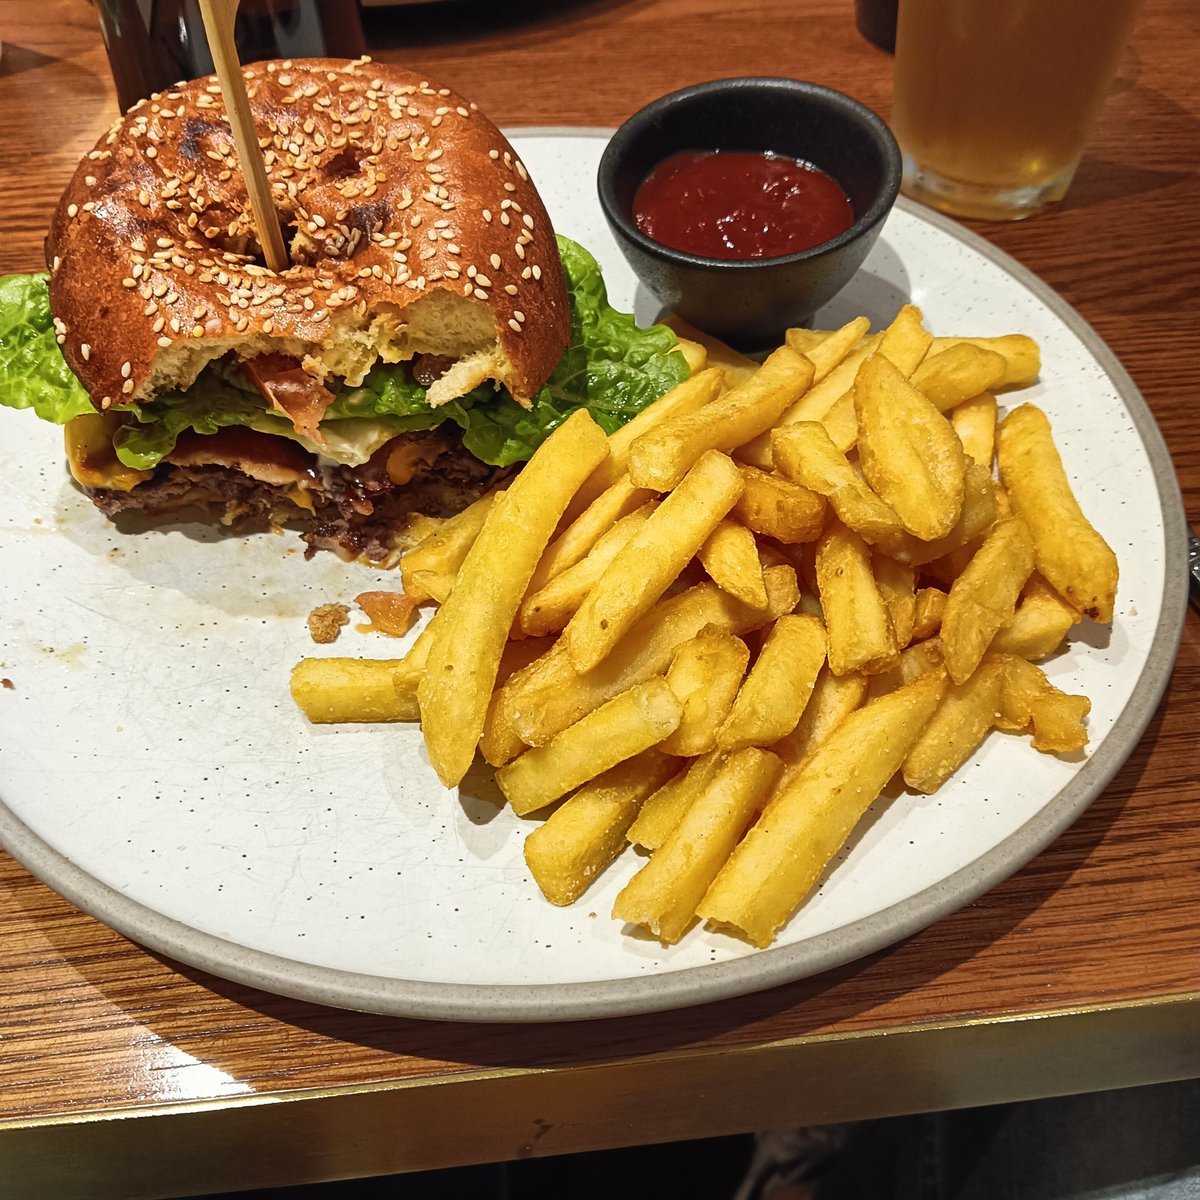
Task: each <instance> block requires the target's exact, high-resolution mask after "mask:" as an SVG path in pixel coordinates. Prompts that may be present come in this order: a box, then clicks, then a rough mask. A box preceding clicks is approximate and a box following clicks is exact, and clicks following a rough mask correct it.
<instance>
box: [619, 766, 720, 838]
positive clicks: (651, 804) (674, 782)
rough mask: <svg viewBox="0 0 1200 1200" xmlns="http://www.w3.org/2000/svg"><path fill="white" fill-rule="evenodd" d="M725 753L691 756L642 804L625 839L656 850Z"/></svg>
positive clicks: (704, 785)
mask: <svg viewBox="0 0 1200 1200" xmlns="http://www.w3.org/2000/svg"><path fill="white" fill-rule="evenodd" d="M724 757H725V756H724V755H723V754H722V753H721V752H720V751H714V752H712V753H709V754H705V755H702V756H701V757H700V758H693V759H689V760H688V765H687V766H685V767H684V768H683V770H682V771H679V772H678V773H676V774H675V775H674V776H672V778H670V779H669V780H667V782H666V783H664V784H663V785H662V786H661V787H660V788H659V789H658V791H656V792H655V793H654V794H653V795H652V796H650V797H649V799H647V800H646V801H645V803H644V804H643V805H642V811H641V812H639V813H638V815H637V819H636V820H635V821H634V823H633V824H632V825H631V826H630V827H629V832H628V833H627V834H626V835H625V837H626V840H627V841H628V842H629V843H630V845H633V846H641V847H643V848H644V849H646V850H657V849H658V848H659V846H661V845H662V844H663V842H665V841H666V840H667V838H668V837H669V836H670V833H671V831H672V830H673V829H674V828H675V826H676V825H678V824H679V821H680V818H681V817H682V816H683V814H684V813H685V812H687V810H688V809H689V808H690V807H691V805H692V803H693V801H694V800H695V799H696V797H697V796H698V795H699V794H700V793H701V792H702V791H703V790H704V788H705V787H707V786H708V781H709V780H710V779H711V778H712V777H713V775H714V774H715V773H716V771H717V768H718V767H719V766H720V765H721V762H722V761H723V759H724Z"/></svg>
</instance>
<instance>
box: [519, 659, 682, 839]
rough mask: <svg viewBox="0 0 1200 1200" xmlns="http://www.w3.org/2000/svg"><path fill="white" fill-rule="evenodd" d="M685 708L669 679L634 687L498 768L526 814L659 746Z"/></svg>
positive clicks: (648, 681)
mask: <svg viewBox="0 0 1200 1200" xmlns="http://www.w3.org/2000/svg"><path fill="white" fill-rule="evenodd" d="M682 715H683V708H682V706H681V705H680V703H679V701H678V700H676V699H675V693H674V692H672V691H671V689H670V687H669V686H668V684H667V681H666V680H665V679H661V678H655V679H650V680H647V682H645V683H639V684H637V685H636V686H634V687H631V688H630V689H629V690H628V691H627V692H622V693H621V694H620V695H619V696H616V697H614V698H613V699H612V700H609V701H608V702H607V703H606V704H602V705H601V706H600V707H599V708H597V709H595V710H594V711H593V712H590V713H588V714H587V716H585V717H583V718H581V719H580V720H579V721H577V722H576V723H575V724H574V725H570V726H568V727H567V728H566V729H564V730H563V731H562V732H561V733H560V734H558V735H557V736H556V737H553V738H551V739H550V741H549V742H547V743H546V744H545V745H544V746H535V747H533V748H532V749H529V750H526V751H525V753H524V754H522V755H521V756H520V757H519V758H517V759H514V760H513V761H512V762H511V763H508V764H507V765H506V766H503V767H501V768H500V769H499V770H498V771H497V772H496V783H497V785H498V786H499V788H500V790H501V791H502V792H503V793H504V795H505V796H506V797H507V799H508V802H509V804H511V805H512V808H513V812H515V813H516V814H517V816H519V817H524V816H528V815H529V814H530V813H531V812H536V811H537V810H538V809H540V808H545V807H546V805H547V804H551V803H553V802H554V801H555V800H557V799H559V797H560V796H565V795H566V794H567V793H568V792H570V791H572V790H574V789H575V788H577V787H579V786H580V785H581V784H584V783H587V781H588V780H589V779H594V778H595V777H596V776H597V775H600V774H603V772H605V771H607V770H609V769H610V768H612V767H615V766H616V765H617V763H620V762H624V761H625V760H626V759H627V758H633V757H634V755H637V754H641V753H642V752H643V751H644V750H649V749H650V748H651V747H652V746H656V745H658V743H659V742H661V741H662V740H663V738H665V737H666V736H667V735H668V734H669V733H672V732H673V731H674V730H675V729H677V728H678V727H679V721H680V718H681V717H682Z"/></svg>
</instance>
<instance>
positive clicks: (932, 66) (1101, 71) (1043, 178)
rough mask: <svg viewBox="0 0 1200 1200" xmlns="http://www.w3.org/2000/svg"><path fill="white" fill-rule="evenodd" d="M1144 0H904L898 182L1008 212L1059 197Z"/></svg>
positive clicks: (899, 33) (987, 211) (896, 115)
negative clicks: (901, 167)
mask: <svg viewBox="0 0 1200 1200" xmlns="http://www.w3.org/2000/svg"><path fill="white" fill-rule="evenodd" d="M1137 6H1138V0H900V8H899V15H898V21H897V28H896V67H895V90H894V93H893V100H892V129H893V131H894V132H895V134H896V140H897V141H898V142H899V143H900V149H901V151H902V152H903V155H904V182H903V184H902V190H903V191H904V193H905V194H906V195H908V196H912V197H914V198H915V199H917V200H921V201H923V202H924V203H926V204H929V205H931V206H932V207H934V208H938V209H941V210H942V211H944V212H949V213H953V214H955V215H958V216H965V217H979V218H983V219H993V220H1013V219H1017V218H1020V217H1027V216H1030V215H1032V214H1033V213H1036V212H1039V211H1041V210H1042V209H1043V208H1045V207H1046V205H1048V204H1050V203H1053V202H1054V201H1056V200H1061V199H1062V197H1063V195H1064V194H1065V193H1066V190H1067V187H1068V185H1069V184H1070V182H1071V177H1072V176H1073V175H1074V173H1075V168H1076V167H1077V166H1078V164H1079V159H1080V157H1081V156H1082V154H1083V149H1084V146H1085V144H1086V142H1087V139H1088V135H1089V133H1090V131H1091V128H1092V125H1093V124H1094V122H1095V119H1096V114H1097V113H1098V112H1099V110H1100V106H1101V104H1102V103H1103V102H1104V98H1105V95H1106V94H1107V92H1108V90H1109V87H1110V86H1111V84H1112V80H1113V77H1114V76H1115V74H1116V71H1117V65H1118V63H1119V61H1120V57H1121V52H1122V49H1123V48H1124V46H1125V43H1126V41H1127V39H1128V36H1129V31H1130V28H1131V26H1132V25H1133V20H1134V14H1135V11H1136V9H1137Z"/></svg>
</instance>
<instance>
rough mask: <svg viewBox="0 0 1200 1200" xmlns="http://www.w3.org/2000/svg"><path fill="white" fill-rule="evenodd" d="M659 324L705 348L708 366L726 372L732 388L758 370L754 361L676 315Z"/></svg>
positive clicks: (664, 319)
mask: <svg viewBox="0 0 1200 1200" xmlns="http://www.w3.org/2000/svg"><path fill="white" fill-rule="evenodd" d="M659 324H660V325H665V326H667V328H668V329H672V330H674V331H675V335H676V336H677V337H679V338H686V339H687V340H688V341H690V342H696V343H698V344H699V345H701V346H703V347H704V351H705V362H706V364H707V365H708V366H710V367H720V368H721V369H722V370H723V371H724V372H725V378H726V381H727V382H728V383H729V384H730V385H731V386H732V385H735V384H738V383H741V382H742V381H743V380H744V379H749V377H750V376H751V375H753V374H754V372H755V371H757V370H758V363H756V362H755V361H754V359H752V358H747V357H746V356H745V355H744V354H739V353H738V352H737V351H736V350H734V349H733V348H732V347H731V346H727V345H726V344H725V343H724V342H722V341H721V340H720V339H719V338H715V337H713V336H712V334H710V333H705V332H704V331H703V330H701V329H697V328H696V327H695V326H694V325H689V324H688V323H687V321H685V320H684V319H683V318H682V317H680V316H676V314H675V313H668V314H667V316H665V317H663V319H662V320H661V321H660V322H659Z"/></svg>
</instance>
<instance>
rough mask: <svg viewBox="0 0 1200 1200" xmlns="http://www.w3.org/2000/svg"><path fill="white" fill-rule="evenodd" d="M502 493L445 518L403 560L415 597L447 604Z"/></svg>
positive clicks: (403, 577)
mask: <svg viewBox="0 0 1200 1200" xmlns="http://www.w3.org/2000/svg"><path fill="white" fill-rule="evenodd" d="M497 495H499V493H498V492H488V494H487V495H486V496H481V497H480V498H479V499H478V500H476V501H475V503H474V504H471V505H469V506H468V507H467V508H464V509H463V510H462V512H460V513H458V514H456V515H455V516H453V517H450V518H449V519H448V520H446V521H443V522H442V523H441V525H439V526H438V528H437V529H436V530H435V531H434V532H433V533H431V534H430V535H429V536H428V537H427V538H424V539H423V540H422V541H420V542H418V543H417V545H416V546H414V547H413V548H412V549H411V550H410V551H409V552H408V553H407V554H405V556H404V557H403V558H402V559H401V560H400V580H401V582H402V583H403V585H404V590H405V592H407V593H408V595H410V596H412V597H413V599H414V600H436V601H437V602H438V603H439V604H444V603H445V601H446V597H447V596H449V595H450V589H451V588H452V587H453V586H454V580H455V579H456V578H457V576H458V571H459V568H460V567H461V566H462V564H463V559H464V558H466V557H467V551H468V550H470V548H471V546H472V545H473V544H474V542H475V539H476V538H477V537H478V536H479V531H480V530H481V529H482V528H483V523H484V521H485V520H486V519H487V515H488V513H489V512H490V511H491V508H492V505H493V503H495V500H496V496H497Z"/></svg>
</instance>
